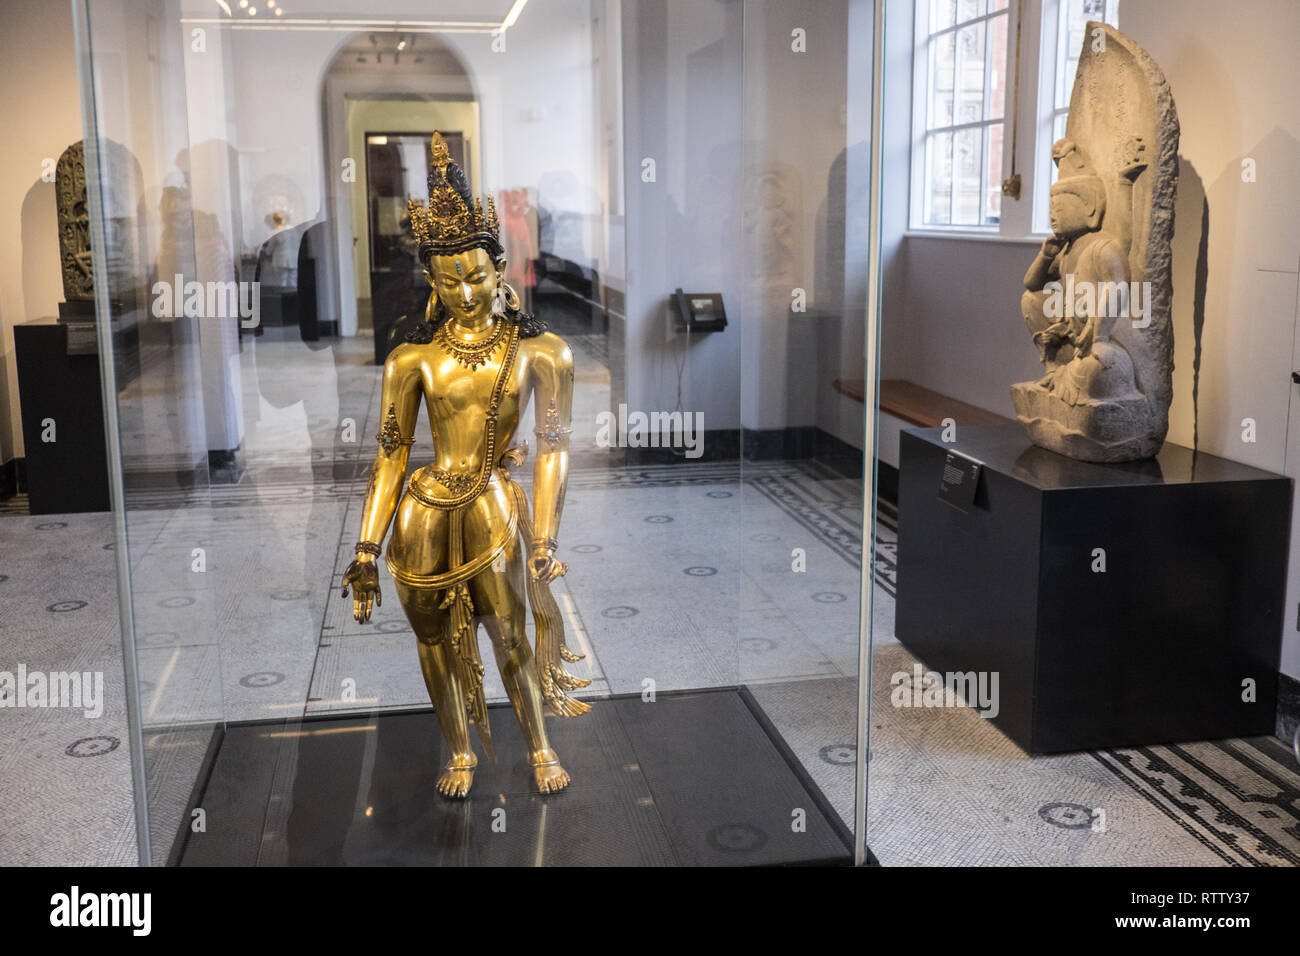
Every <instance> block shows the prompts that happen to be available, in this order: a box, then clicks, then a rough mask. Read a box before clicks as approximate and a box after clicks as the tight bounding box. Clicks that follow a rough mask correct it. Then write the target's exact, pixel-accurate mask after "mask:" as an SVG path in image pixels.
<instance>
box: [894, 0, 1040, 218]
mask: <svg viewBox="0 0 1300 956" xmlns="http://www.w3.org/2000/svg"><path fill="white" fill-rule="evenodd" d="M1016 6H1017V4H1016V2H1015V0H1007V3H1006V5H1005V6H1004V7H1003V8H1002V9H1000V10H994V11H989V10H988V9H987V7H988V4H986V6H985V12H984V13H983V14H981V15H979V16H977V17H972V18H970V19H969V20H962V21H959V22H955V23H953V24H951V25H949V26H947V27H944V28H942V29H939V30H935V31H933V32H931V31H930V29H929V26H930V13H931V0H913V4H912V7H913V42H912V142H911V147H910V153H911V155H910V165H911V179H910V184H909V196H908V200H909V213H908V232H912V233H919V234H927V235H968V236H983V237H990V238H997V237H1000V236H1002V235H1004V234H1005V232H1006V226H1007V205H1008V204H1007V203H1006V202H1004V203H1003V205H1002V211H1001V215H1000V216H999V221H998V222H996V223H980V224H976V223H927V222H926V221H925V212H926V205H927V202H928V199H929V195H930V192H931V190H930V189H929V188H928V187H929V182H928V180H927V172H926V170H927V164H926V161H925V160H926V152H927V148H928V144H929V142H930V139H931V137H933V136H935V135H937V134H942V133H947V134H949V135H950V136H952V137H953V139H954V146H953V148H955V138H956V134H957V133H959V132H961V131H964V130H969V129H979V130H981V131H982V135H981V136H980V163H979V166H980V170H981V173H980V177H981V191H980V206H981V218H983V211H982V207H983V203H984V199H985V195H986V194H985V193H984V190H983V187H984V181H983V177H984V176H986V175H987V174H988V173H987V167H988V159H989V156H988V149H989V139H990V129H991V128H992V127H993V126H996V125H1001V126H1002V128H1003V135H1002V159H1001V162H1000V164H999V165H1000V167H1001V170H1002V171H1003V172H1005V170H1006V169H1007V168H1008V160H1009V158H1010V137H1009V136H1008V135H1007V129H1008V128H1009V126H1010V122H1009V120H1010V118H1011V116H1010V110H1011V108H1012V106H1013V102H1012V90H1013V88H1014V77H1013V76H1012V73H1011V67H1012V66H1014V49H1015V41H1014V36H1015V33H1014V31H1015V26H1016V24H1015V16H1016ZM999 17H1005V18H1006V21H1005V22H1006V25H1007V63H1006V64H1005V65H1004V71H1003V77H1004V82H1003V101H1002V104H1001V105H1002V109H1001V113H1000V116H998V117H997V118H989V117H990V114H991V113H992V112H993V110H992V109H991V104H990V98H989V95H988V91H989V80H990V75H991V71H992V66H993V53H992V44H991V42H990V31H989V29H988V25H989V24H991V23H993V22H994V21H996V20H997V18H999ZM977 24H984V25H985V33H984V86H983V89H984V94H983V97H982V101H983V110H982V116H981V118H980V119H979V120H974V121H970V122H964V123H957V122H950V123H949V124H947V125H945V126H933V127H932V126H930V125H929V121H930V117H929V112H930V104H931V99H932V97H931V90H930V48H931V43H932V42H933V41H934V40H936V39H937V38H939V37H942V36H943V35H945V34H949V33H951V34H953V36H954V47H955V45H956V39H955V38H956V36H957V34H958V33H959V32H960V31H961V30H963V29H965V28H967V27H970V26H973V25H977ZM1022 50H1023V47H1022ZM958 62H959V61H958V57H957V55H956V50H955V49H954V64H953V69H954V74H955V73H956V72H957V64H958ZM958 88H959V85H958V82H957V79H956V76H955V75H954V80H953V116H952V119H953V120H956V118H957V100H958ZM952 166H953V170H952V182H951V185H950V190H951V192H950V198H949V218H951V213H952V211H953V210H954V209H955V207H956V196H957V187H958V183H959V177H958V176H957V164H956V162H955V160H954V162H953V164H952ZM989 185H990V186H991V187H992V188H995V189H996V188H998V187H1000V185H1001V180H1000V179H999V181H998V182H996V183H990V184H989ZM1019 229H1020V231H1021V232H1023V227H1019Z"/></svg>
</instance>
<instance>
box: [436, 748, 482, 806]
mask: <svg viewBox="0 0 1300 956" xmlns="http://www.w3.org/2000/svg"><path fill="white" fill-rule="evenodd" d="M477 766H478V761H477V760H475V759H474V758H473V757H471V758H470V759H469V760H465V759H464V758H459V759H458V758H455V757H453V758H452V759H451V760H449V761H448V762H447V767H446V769H445V770H443V772H442V776H441V777H439V778H438V792H439V793H440V794H442V795H443V796H444V797H451V798H452V799H453V800H464V799H465V798H466V797H468V796H469V788H470V787H471V786H473V785H474V768H475V767H477Z"/></svg>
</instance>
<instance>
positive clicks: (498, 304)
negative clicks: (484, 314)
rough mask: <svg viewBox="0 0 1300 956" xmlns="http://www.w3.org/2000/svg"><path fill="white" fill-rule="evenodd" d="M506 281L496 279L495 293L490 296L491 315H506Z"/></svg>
mask: <svg viewBox="0 0 1300 956" xmlns="http://www.w3.org/2000/svg"><path fill="white" fill-rule="evenodd" d="M506 304H507V299H506V280H505V279H503V278H500V277H498V278H497V291H496V293H495V294H494V295H493V296H492V314H493V315H500V316H504V315H505V314H506Z"/></svg>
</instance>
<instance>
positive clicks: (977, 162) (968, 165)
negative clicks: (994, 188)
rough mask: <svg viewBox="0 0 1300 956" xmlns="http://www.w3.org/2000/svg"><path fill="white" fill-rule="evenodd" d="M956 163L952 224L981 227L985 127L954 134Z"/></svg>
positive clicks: (959, 131)
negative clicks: (955, 187)
mask: <svg viewBox="0 0 1300 956" xmlns="http://www.w3.org/2000/svg"><path fill="white" fill-rule="evenodd" d="M953 152H954V154H955V156H954V158H953V161H954V163H955V164H956V169H955V170H954V171H953V174H954V175H955V176H956V179H957V183H956V185H957V189H956V193H957V195H956V197H955V198H954V203H955V205H954V208H953V215H952V223H953V225H955V226H978V225H979V223H980V205H981V203H982V201H983V198H984V196H983V182H984V176H983V169H984V163H983V160H984V128H983V127H979V126H977V127H975V128H974V129H963V130H958V131H957V132H956V133H955V134H954V142H953Z"/></svg>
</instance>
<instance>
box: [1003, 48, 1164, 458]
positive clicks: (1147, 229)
mask: <svg viewBox="0 0 1300 956" xmlns="http://www.w3.org/2000/svg"><path fill="white" fill-rule="evenodd" d="M1052 158H1053V159H1054V160H1055V161H1056V164H1057V170H1058V179H1057V182H1056V184H1055V185H1053V186H1052V191H1051V222H1052V232H1053V235H1052V236H1051V237H1050V238H1048V239H1046V240H1045V241H1044V242H1043V247H1042V249H1041V250H1040V251H1039V253H1038V256H1037V258H1035V259H1034V262H1033V264H1032V265H1031V266H1030V267H1029V271H1028V272H1027V273H1026V274H1025V288H1026V289H1027V290H1028V291H1027V292H1026V293H1025V294H1024V296H1023V297H1022V298H1021V311H1022V314H1023V315H1024V318H1025V322H1026V323H1027V324H1028V325H1029V331H1030V333H1031V334H1032V336H1033V340H1034V344H1035V345H1037V346H1038V351H1039V357H1040V358H1041V360H1042V362H1043V364H1044V365H1045V366H1046V368H1047V374H1046V375H1044V376H1043V377H1042V378H1041V379H1039V380H1038V381H1036V382H1021V383H1019V384H1017V385H1013V386H1012V387H1011V402H1012V404H1013V405H1014V406H1015V409H1016V417H1017V418H1018V419H1019V420H1020V423H1021V424H1022V425H1023V426H1024V428H1025V431H1026V432H1028V434H1029V437H1030V439H1031V440H1032V441H1033V442H1034V444H1036V445H1039V446H1041V447H1043V448H1047V449H1050V450H1052V451H1055V452H1059V453H1060V454H1062V455H1067V456H1069V457H1071V458H1078V459H1082V460H1084V461H1134V460H1137V459H1141V458H1149V457H1151V456H1152V455H1154V454H1155V453H1156V452H1158V451H1159V450H1160V446H1161V445H1162V444H1163V443H1164V440H1165V433H1166V432H1167V431H1168V429H1169V403H1170V401H1171V399H1172V397H1173V369H1174V335H1173V327H1172V324H1171V321H1170V315H1169V306H1170V300H1171V298H1172V285H1171V276H1170V271H1171V270H1170V266H1171V251H1170V244H1171V241H1172V239H1173V233H1174V192H1175V190H1176V189H1177V186H1178V115H1177V113H1176V112H1175V110H1174V98H1173V94H1172V93H1171V92H1170V90H1169V84H1168V83H1167V82H1166V81H1165V77H1164V74H1163V73H1162V72H1161V71H1160V68H1159V67H1158V66H1156V64H1155V62H1154V61H1152V59H1151V57H1150V56H1148V55H1147V53H1146V51H1145V50H1143V49H1142V48H1141V47H1139V46H1138V45H1137V44H1136V43H1134V42H1133V41H1132V40H1130V39H1129V38H1128V37H1126V36H1124V34H1122V33H1120V32H1119V31H1117V30H1115V29H1113V28H1111V27H1109V26H1106V25H1105V24H1102V23H1093V22H1090V23H1089V24H1088V26H1087V31H1086V34H1085V37H1084V44H1083V52H1082V53H1081V54H1080V56H1079V70H1078V73H1076V74H1075V78H1074V91H1073V93H1072V94H1071V96H1070V113H1069V118H1068V120H1067V121H1066V126H1065V138H1064V139H1061V140H1059V141H1058V142H1057V143H1056V144H1055V145H1054V146H1053V147H1052Z"/></svg>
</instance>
